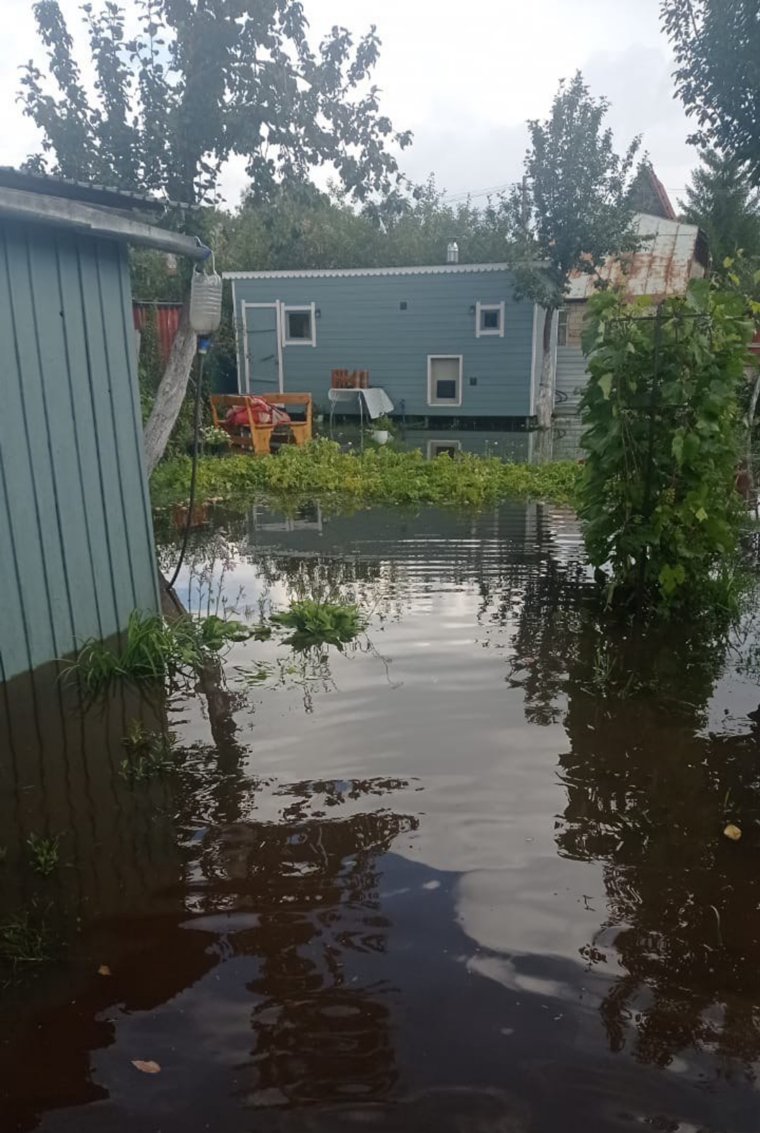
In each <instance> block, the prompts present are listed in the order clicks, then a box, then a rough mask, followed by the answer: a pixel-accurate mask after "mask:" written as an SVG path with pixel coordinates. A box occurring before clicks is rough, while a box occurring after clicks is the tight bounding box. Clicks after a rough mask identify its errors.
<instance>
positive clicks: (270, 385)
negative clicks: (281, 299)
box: [243, 303, 283, 394]
mask: <svg viewBox="0 0 760 1133" xmlns="http://www.w3.org/2000/svg"><path fill="white" fill-rule="evenodd" d="M243 325H244V326H245V379H246V389H245V392H246V393H253V394H256V393H259V394H261V393H282V389H283V373H282V336H281V334H280V307H279V304H278V303H244V304H243Z"/></svg>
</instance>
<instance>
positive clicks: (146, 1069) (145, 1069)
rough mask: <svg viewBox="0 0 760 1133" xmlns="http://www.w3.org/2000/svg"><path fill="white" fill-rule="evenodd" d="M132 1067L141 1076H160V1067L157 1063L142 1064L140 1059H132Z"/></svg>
mask: <svg viewBox="0 0 760 1133" xmlns="http://www.w3.org/2000/svg"><path fill="white" fill-rule="evenodd" d="M132 1065H133V1066H134V1068H135V1070H139V1071H140V1073H141V1074H160V1073H161V1067H160V1066H159V1065H158V1063H157V1062H150V1061H149V1062H143V1061H142V1059H140V1058H133V1059H132Z"/></svg>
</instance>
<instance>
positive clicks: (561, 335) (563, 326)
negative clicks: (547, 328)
mask: <svg viewBox="0 0 760 1133" xmlns="http://www.w3.org/2000/svg"><path fill="white" fill-rule="evenodd" d="M567 313H568V312H567V307H562V308H561V310H560V312H559V318H558V320H557V346H567Z"/></svg>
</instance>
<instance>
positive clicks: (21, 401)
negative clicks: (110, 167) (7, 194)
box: [0, 222, 158, 680]
mask: <svg viewBox="0 0 760 1133" xmlns="http://www.w3.org/2000/svg"><path fill="white" fill-rule="evenodd" d="M0 342H2V344H3V362H2V379H1V380H0V389H1V390H2V405H1V406H0V580H1V584H0V680H7V679H9V678H10V677H12V676H14V675H16V674H18V673H21V672H23V671H25V670H27V669H32V668H34V667H35V666H37V665H39V664H41V663H43V662H45V661H50V660H52V659H54V658H57V657H63V656H65V655H66V654H68V653H70V652H71V651H72V650H73V649H74V648H75V647H76V645H77V642H78V641H81V640H82V639H83V638H86V637H91V636H94V637H102V638H105V637H108V636H110V635H111V634H113V633H116V632H117V631H119V630H122V629H124V627H125V626H126V623H127V619H128V617H129V614H130V612H131V611H132V610H134V609H142V610H156V609H158V590H157V580H156V567H155V554H154V545H153V528H152V522H151V515H150V506H149V500H148V492H147V481H146V477H145V473H144V466H143V454H142V436H141V426H140V414H139V405H138V402H137V378H136V372H135V362H134V332H133V329H132V312H131V296H130V289H129V274H128V267H127V260H126V251H125V249H124V248H123V247H122V246H120V245H118V244H116V243H112V242H110V241H105V240H95V239H91V238H89V237H86V236H78V235H74V234H71V233H68V232H63V231H61V232H59V231H57V230H55V229H53V228H49V227H46V226H27V225H23V224H18V223H10V222H2V223H0Z"/></svg>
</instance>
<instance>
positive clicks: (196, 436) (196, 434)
mask: <svg viewBox="0 0 760 1133" xmlns="http://www.w3.org/2000/svg"><path fill="white" fill-rule="evenodd" d="M205 359H206V352H205V350H203V351H199V354H198V377H197V379H196V383H195V427H194V429H193V465H192V471H191V473H190V502H189V504H188V507H187V519H186V520H185V530H184V533H183V535H182V547H181V548H180V552H179V560H178V562H177V565H176V567H175V568H174V574H173V575H172V577H171V581H170V583H169V586H168V589H169V590H171V591H173V590H174V584H175V583H176V581H177V579H178V578H179V572H180V571H181V570H182V564H183V563H184V561H185V552H186V551H187V542H188V539H189V538H190V528H191V527H192V525H193V507H194V506H195V487H196V483H197V480H198V450H199V447H200V433H201V392H202V389H203V363H204V361H205Z"/></svg>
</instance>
